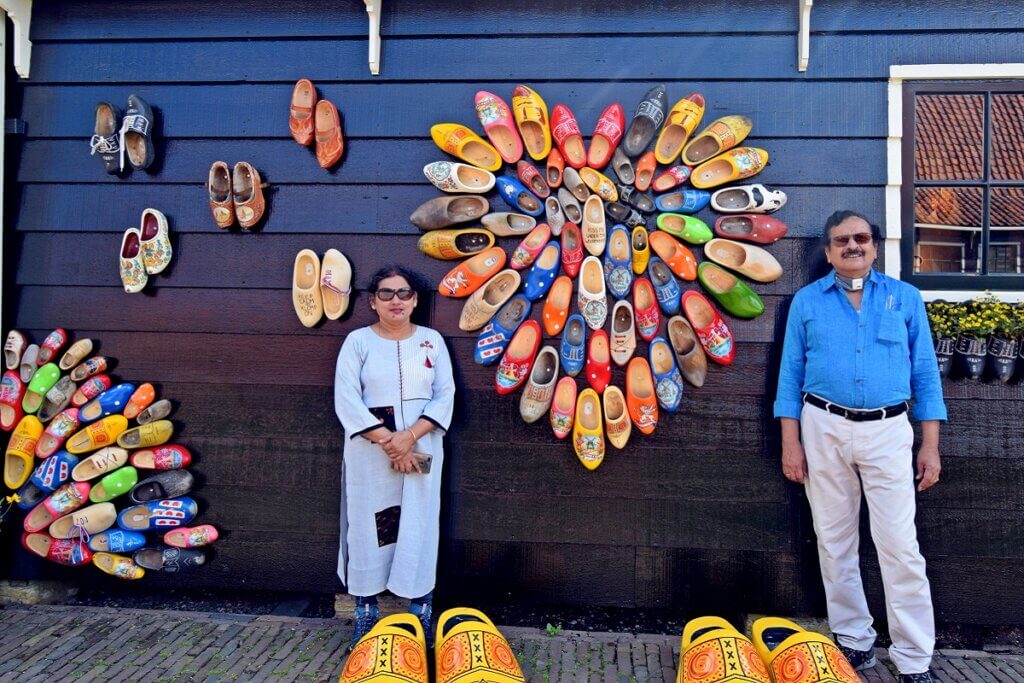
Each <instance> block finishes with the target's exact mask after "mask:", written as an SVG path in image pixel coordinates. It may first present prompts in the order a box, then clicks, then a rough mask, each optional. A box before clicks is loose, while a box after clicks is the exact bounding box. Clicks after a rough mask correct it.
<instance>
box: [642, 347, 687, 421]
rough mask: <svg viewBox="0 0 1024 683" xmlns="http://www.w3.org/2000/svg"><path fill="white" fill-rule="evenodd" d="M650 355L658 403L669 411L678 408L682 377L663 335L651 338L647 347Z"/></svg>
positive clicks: (681, 390) (681, 395)
mask: <svg viewBox="0 0 1024 683" xmlns="http://www.w3.org/2000/svg"><path fill="white" fill-rule="evenodd" d="M648 353H649V354H650V356H651V374H652V375H653V376H654V393H655V394H656V395H657V396H658V405H660V406H661V407H662V408H663V409H665V410H667V411H668V412H670V413H674V412H675V411H677V410H679V404H680V402H681V401H682V398H683V377H682V375H680V374H679V368H678V367H676V359H675V355H674V353H673V352H672V347H671V346H669V344H668V342H667V341H665V339H664V337H655V338H654V339H653V340H651V346H650V348H649V349H648Z"/></svg>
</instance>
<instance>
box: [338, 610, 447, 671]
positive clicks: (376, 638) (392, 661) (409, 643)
mask: <svg viewBox="0 0 1024 683" xmlns="http://www.w3.org/2000/svg"><path fill="white" fill-rule="evenodd" d="M445 614H447V612H446V613H445ZM370 681H373V682H374V683H427V639H426V637H425V636H424V634H423V626H421V625H420V620H419V619H418V618H417V617H416V616H415V615H414V614H409V613H408V612H404V613H401V614H392V615H390V616H387V617H384V618H383V619H381V620H380V621H378V622H377V623H376V624H375V625H374V627H373V628H371V629H370V632H369V633H367V634H366V635H365V636H363V637H362V638H360V639H359V642H358V643H356V644H355V647H353V648H352V654H350V655H349V656H348V660H347V661H346V662H345V668H344V669H342V671H341V677H340V678H338V683H369V682H370ZM438 683H441V681H440V675H438Z"/></svg>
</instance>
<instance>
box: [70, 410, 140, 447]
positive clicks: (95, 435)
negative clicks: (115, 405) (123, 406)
mask: <svg viewBox="0 0 1024 683" xmlns="http://www.w3.org/2000/svg"><path fill="white" fill-rule="evenodd" d="M126 429H128V418H126V417H125V416H124V415H110V416H109V417H105V418H103V419H102V420H99V421H97V422H93V423H92V424H91V425H89V426H88V427H86V428H85V429H82V430H80V431H78V432H75V433H74V434H72V435H71V438H69V439H68V442H67V444H66V445H65V448H67V450H68V453H74V454H76V455H77V454H79V453H88V452H89V451H94V450H96V449H97V448H103V447H104V446H110V445H112V444H113V443H114V442H115V441H117V437H119V436H120V435H121V432H123V431H124V430H126Z"/></svg>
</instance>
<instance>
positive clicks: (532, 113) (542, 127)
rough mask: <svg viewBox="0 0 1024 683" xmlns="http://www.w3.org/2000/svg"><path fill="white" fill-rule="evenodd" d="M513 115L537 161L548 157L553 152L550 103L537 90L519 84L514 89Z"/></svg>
mask: <svg viewBox="0 0 1024 683" xmlns="http://www.w3.org/2000/svg"><path fill="white" fill-rule="evenodd" d="M512 116H513V117H515V120H516V127H517V128H519V134H520V135H522V136H523V144H524V145H526V151H527V152H529V154H530V156H531V157H533V158H534V159H535V160H536V161H540V160H541V159H547V157H548V154H550V153H551V123H550V120H549V119H548V105H546V104H545V103H544V100H543V99H541V96H540V95H538V94H537V91H535V90H532V89H530V88H527V87H526V86H525V85H517V86H516V89H515V90H513V91H512Z"/></svg>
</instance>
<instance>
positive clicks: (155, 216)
mask: <svg viewBox="0 0 1024 683" xmlns="http://www.w3.org/2000/svg"><path fill="white" fill-rule="evenodd" d="M139 246H140V248H141V249H142V265H143V266H145V268H146V274H147V275H158V274H160V273H162V272H163V271H164V269H165V268H167V266H169V265H171V258H172V257H173V256H174V248H173V247H172V246H171V233H170V228H169V227H168V225H167V216H165V215H164V214H163V212H162V211H157V210H156V209H145V210H144V211H143V212H142V218H140V219H139ZM83 355H85V354H83Z"/></svg>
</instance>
